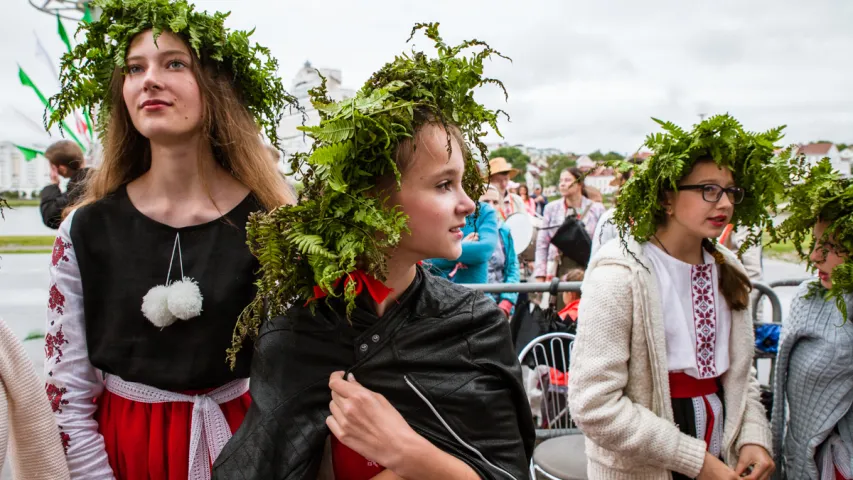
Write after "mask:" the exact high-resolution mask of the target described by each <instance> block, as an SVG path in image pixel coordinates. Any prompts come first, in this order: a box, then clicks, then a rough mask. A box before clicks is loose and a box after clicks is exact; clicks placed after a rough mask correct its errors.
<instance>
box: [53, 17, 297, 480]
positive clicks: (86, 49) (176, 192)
mask: <svg viewBox="0 0 853 480" xmlns="http://www.w3.org/2000/svg"><path fill="white" fill-rule="evenodd" d="M96 5H97V6H98V7H100V8H101V9H102V14H101V17H100V19H99V20H98V21H96V22H93V23H90V24H86V25H85V26H84V29H85V30H86V31H87V36H86V40H85V41H84V42H83V43H82V44H80V45H78V46H77V47H76V48H75V49H74V51H73V52H72V53H70V54H69V55H66V57H65V58H64V60H63V76H62V79H63V83H64V88H63V91H62V93H60V94H59V95H57V97H55V98H54V99H52V103H53V106H54V107H55V113H54V114H52V116H51V121H58V120H60V119H62V118H63V117H64V116H65V115H66V114H67V113H69V111H70V110H71V109H73V108H75V107H77V106H79V105H81V104H82V105H87V106H88V105H93V104H95V105H97V106H98V107H99V115H100V125H99V129H100V132H99V133H100V137H101V141H102V142H103V146H104V159H103V164H102V165H101V167H100V168H99V169H98V170H97V171H96V173H94V175H92V176H90V178H89V180H88V182H87V185H86V192H85V195H84V196H83V198H82V199H81V201H80V202H79V203H78V204H77V205H75V206H74V207H73V210H72V211H70V212H69V213H68V214H67V217H66V218H65V220H64V221H63V222H62V225H61V227H60V229H59V235H58V236H57V239H56V243H55V246H54V251H53V256H52V259H51V266H50V274H51V287H50V299H49V311H48V333H47V336H46V339H47V345H46V348H45V353H46V358H45V371H46V372H45V373H46V375H47V379H48V380H47V393H48V396H49V397H50V400H51V404H52V407H53V411H54V414H55V416H56V420H57V423H58V424H59V427H60V433H61V437H62V441H63V444H64V447H65V452H66V455H67V460H68V466H69V469H70V471H71V476H72V478H74V479H85V478H92V479H105V478H116V479H146V480H148V479H157V480H160V479H162V480H166V479H181V480H183V479H187V478H189V479H202V478H209V476H210V465H211V463H212V461H213V460H214V459H215V457H216V456H217V454H218V453H219V451H220V450H221V449H222V447H223V446H224V444H225V442H226V441H227V439H228V438H229V437H230V436H231V434H232V433H233V432H234V431H235V430H236V429H237V427H238V426H239V425H240V423H241V422H242V419H243V417H244V415H245V413H246V411H247V409H248V407H249V404H250V396H249V394H248V379H247V377H248V374H249V366H250V361H251V352H252V348H251V347H248V348H246V349H245V350H244V352H243V353H242V355H241V356H240V357H239V358H238V359H237V361H236V365H235V368H234V369H233V370H232V369H229V368H228V364H227V363H226V362H225V351H226V349H227V347H228V345H229V343H230V339H231V335H232V331H233V328H234V325H235V323H236V321H237V317H238V316H239V314H240V312H241V311H242V310H243V309H244V308H245V306H246V305H247V304H248V303H249V302H250V301H251V299H252V298H253V297H254V295H255V287H254V285H253V282H254V280H255V271H256V270H257V268H258V263H257V261H256V260H255V259H254V257H253V256H252V255H251V253H250V252H249V250H248V248H247V247H246V231H245V224H246V222H247V220H248V218H249V215H250V214H251V213H253V212H257V211H263V210H270V209H273V208H275V207H277V206H279V205H282V204H288V203H292V202H293V199H292V198H290V197H289V195H288V194H287V193H286V192H287V190H286V187H285V185H284V183H283V180H282V178H281V177H280V176H279V175H277V174H276V171H275V169H274V166H273V164H272V163H271V162H270V161H269V154H268V153H267V151H266V150H265V148H264V146H263V142H262V141H261V138H260V131H259V128H258V124H260V125H261V126H263V127H264V128H265V129H266V133H267V134H268V135H269V136H271V137H272V139H273V141H274V140H275V127H276V125H277V119H278V118H279V115H280V113H281V109H282V108H283V107H284V106H285V104H286V103H287V102H289V97H288V96H287V95H286V94H285V93H284V92H283V91H282V90H281V86H280V82H279V80H278V79H277V78H276V77H275V75H274V71H275V61H274V60H272V59H270V60H271V61H270V62H269V63H266V64H262V63H261V60H260V57H258V56H257V55H258V54H264V53H265V50H263V49H262V48H261V47H257V46H252V45H251V44H250V43H248V39H247V34H246V33H245V32H239V31H238V32H230V31H228V30H227V29H225V28H224V26H223V20H224V18H225V15H222V14H218V13H217V14H214V15H212V16H211V15H207V14H203V13H195V12H194V11H193V7H192V6H191V5H189V4H187V3H186V2H184V1H175V2H170V1H166V0H157V1H142V0H103V1H97V2H96Z"/></svg>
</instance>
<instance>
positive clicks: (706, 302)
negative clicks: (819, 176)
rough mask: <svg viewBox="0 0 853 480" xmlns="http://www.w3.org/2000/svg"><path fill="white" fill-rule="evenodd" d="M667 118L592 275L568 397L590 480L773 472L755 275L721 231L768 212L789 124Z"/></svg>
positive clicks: (764, 218) (625, 194) (764, 219)
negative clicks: (691, 123)
mask: <svg viewBox="0 0 853 480" xmlns="http://www.w3.org/2000/svg"><path fill="white" fill-rule="evenodd" d="M661 124H662V125H663V126H664V129H665V130H666V132H665V133H663V134H656V135H652V136H649V137H648V139H647V141H646V146H647V147H649V148H650V149H651V150H652V152H653V155H652V156H651V157H650V158H649V159H648V160H647V161H646V164H645V165H641V166H639V167H637V168H636V169H635V173H634V176H633V177H632V178H631V179H630V180H629V181H628V182H627V183H626V184H625V185H624V186H623V189H622V193H621V195H620V198H619V203H618V205H617V207H616V210H615V212H614V214H613V218H614V224H615V225H616V226H617V227H618V229H619V236H620V238H621V242H610V243H608V244H606V245H604V246H603V247H602V248H601V250H600V251H599V253H598V254H597V255H596V256H595V257H594V258H593V259H592V262H591V264H590V266H589V269H588V271H587V274H586V279H585V282H584V288H583V296H582V299H581V303H580V309H579V316H580V317H581V318H583V321H581V322H579V324H578V332H577V339H576V341H575V345H574V351H573V357H572V362H571V374H570V382H571V383H570V386H569V403H570V408H571V413H572V418H573V419H574V420H575V421H576V422H577V425H578V426H579V428H580V429H581V430H582V431H583V433H584V435H585V436H586V437H587V442H586V454H587V458H588V467H587V468H588V474H589V478H590V479H629V478H631V479H637V478H642V479H661V480H663V479H670V478H674V479H686V478H699V479H703V480H705V479H734V478H739V477H744V478H749V479H766V478H769V476H770V475H771V473H772V472H773V469H774V463H773V460H772V457H771V454H770V450H771V436H770V429H769V425H768V422H767V418H766V414H765V411H764V407H763V406H762V404H761V403H760V401H759V391H758V382H757V379H756V378H755V375H754V371H753V369H752V360H753V344H754V340H753V329H752V321H751V317H750V315H749V313H748V304H749V292H750V289H751V287H750V282H749V279H748V278H747V275H746V273H745V271H744V269H743V267H742V266H741V264H740V262H738V260H737V257H736V256H735V255H734V254H732V253H731V252H729V251H728V250H726V249H725V248H723V247H721V246H718V245H716V238H717V237H718V236H719V235H720V234H721V233H722V232H723V229H724V228H725V226H726V225H727V224H729V223H735V224H736V225H746V226H752V225H756V226H758V227H762V226H764V225H766V224H767V223H769V222H770V221H771V218H770V216H769V214H767V209H766V205H767V204H768V202H774V201H775V199H774V198H772V195H773V192H778V191H782V190H783V189H784V187H783V186H782V185H779V184H778V182H780V181H781V179H783V178H790V177H785V176H784V173H782V172H774V171H773V169H775V168H779V169H782V168H783V167H782V162H777V163H775V164H774V163H771V159H772V158H773V150H772V145H773V143H774V142H775V141H776V140H778V138H779V137H780V133H779V131H771V132H768V133H766V134H752V133H747V132H745V131H744V130H743V129H742V128H741V126H740V124H738V123H737V121H735V120H734V119H733V118H731V117H728V116H726V115H723V116H716V117H713V118H710V119H708V120H705V121H704V122H702V123H700V124H699V125H696V126H695V127H694V129H693V130H692V131H685V130H682V129H680V128H679V127H676V126H675V125H672V124H669V123H661Z"/></svg>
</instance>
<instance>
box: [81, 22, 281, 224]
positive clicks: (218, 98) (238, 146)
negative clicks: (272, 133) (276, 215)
mask: <svg viewBox="0 0 853 480" xmlns="http://www.w3.org/2000/svg"><path fill="white" fill-rule="evenodd" d="M182 39H183V37H182ZM183 40H184V43H186V39H183ZM189 50H190V54H191V55H192V60H193V73H194V75H195V77H196V79H197V81H198V86H199V90H200V92H201V98H202V103H203V113H202V119H203V127H202V128H203V131H205V132H207V136H206V138H205V137H203V141H209V142H210V144H211V148H212V150H213V155H214V158H215V159H216V161H217V162H218V163H219V164H220V165H221V166H222V167H223V168H225V170H227V171H228V172H229V173H230V174H231V175H232V176H233V177H234V178H235V179H237V180H238V181H240V182H241V183H243V185H245V186H246V187H248V188H249V190H251V191H252V193H253V194H254V195H255V197H256V198H257V199H258V201H259V202H260V203H261V205H262V206H263V207H264V208H265V209H267V210H272V209H274V208H276V207H279V206H281V205H285V204H294V203H296V202H295V199H294V198H293V195H292V193H291V192H290V189H289V188H287V184H286V183H285V181H284V178H282V176H281V175H280V174H279V172H278V170H277V169H276V167H275V165H274V164H273V163H272V162H270V155H269V152H268V150H267V149H266V147H265V146H264V143H263V142H262V141H261V138H260V135H259V132H260V130H259V128H258V126H257V124H256V123H255V119H254V117H253V116H252V114H251V113H250V112H249V110H248V109H247V108H246V106H245V104H244V103H243V102H242V100H241V99H240V94H239V92H238V91H237V90H236V89H235V88H234V86H233V84H232V82H231V79H230V78H229V75H228V72H219V71H217V70H216V69H215V67H213V66H212V65H211V64H209V63H207V64H206V63H205V62H203V61H201V60H200V59H199V58H198V56H197V55H196V54H195V52H193V51H192V49H189ZM123 86H124V72H122V70H121V69H118V68H117V69H115V70H114V71H113V74H112V78H111V80H110V95H111V101H112V105H113V108H112V109H111V111H110V118H109V121H108V124H107V130H106V133H105V134H104V135H102V136H101V140H102V141H103V147H104V152H103V163H102V164H101V166H100V167H99V168H98V169H97V170H96V171H95V172H94V173H93V174H92V175H89V177H88V179H87V181H86V188H85V193H84V194H83V195H82V197H81V198H80V200H79V201H78V202H77V203H76V204H74V205H72V206H70V207H69V208H68V209H66V212H65V213H66V214H67V213H68V212H69V211H70V209H72V208H77V207H81V206H84V205H88V204H91V203H94V202H97V201H98V200H100V199H102V198H104V197H105V196H107V195H109V194H110V193H112V192H114V191H116V190H117V189H118V188H119V187H120V186H122V185H124V184H126V183H128V182H130V181H132V180H134V179H136V178H139V177H140V176H141V175H142V174H144V173H145V172H147V171H148V169H150V168H151V148H150V143H149V141H148V139H147V138H145V137H144V136H142V134H141V133H139V131H138V130H137V129H136V127H134V126H133V122H132V121H131V119H130V114H129V113H128V110H127V105H125V102H124V97H123V94H122V89H123ZM201 162H202V159H201V157H199V166H201Z"/></svg>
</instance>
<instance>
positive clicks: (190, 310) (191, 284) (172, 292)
mask: <svg viewBox="0 0 853 480" xmlns="http://www.w3.org/2000/svg"><path fill="white" fill-rule="evenodd" d="M201 301H202V297H201V290H199V288H198V283H196V281H195V280H193V279H192V278H189V277H184V278H183V279H182V280H180V281H177V282H175V283H173V284H171V285H169V311H170V312H172V315H174V316H176V317H178V318H180V319H181V320H189V319H191V318H194V317H197V316H199V315H200V314H201Z"/></svg>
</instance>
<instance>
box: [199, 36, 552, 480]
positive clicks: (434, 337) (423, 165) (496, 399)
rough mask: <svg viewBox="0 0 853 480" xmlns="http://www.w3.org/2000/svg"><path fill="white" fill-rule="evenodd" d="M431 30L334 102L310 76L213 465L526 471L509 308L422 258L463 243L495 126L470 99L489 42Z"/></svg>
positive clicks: (263, 239) (299, 471)
mask: <svg viewBox="0 0 853 480" xmlns="http://www.w3.org/2000/svg"><path fill="white" fill-rule="evenodd" d="M437 27H438V26H437V25H436V24H429V25H417V26H416V27H415V29H416V30H419V29H423V30H425V31H426V34H427V37H428V38H430V39H432V40H433V41H434V42H435V45H436V49H437V51H438V58H430V57H428V56H426V55H425V54H423V53H421V52H412V53H411V54H409V55H401V56H399V57H397V58H396V59H395V60H394V61H393V62H391V63H388V64H386V65H385V66H384V67H383V68H382V69H380V70H379V71H378V72H376V73H375V74H374V75H373V77H372V78H371V79H370V80H369V81H368V82H367V83H366V84H365V86H364V87H363V88H362V89H361V90H360V91H359V93H358V94H357V95H356V96H355V97H354V98H353V99H350V100H346V101H344V102H340V103H334V102H332V101H331V100H329V99H328V98H327V97H326V95H325V90H324V88H318V89H315V90H314V91H312V102H313V103H314V105H315V107H317V110H318V111H319V112H321V121H320V125H318V126H316V127H305V130H306V132H307V133H308V134H309V135H311V136H312V137H313V139H314V141H315V142H314V147H313V149H312V152H311V153H310V155H307V156H304V157H297V160H299V161H303V162H305V171H306V179H307V180H306V183H305V192H307V193H306V194H304V195H303V196H302V198H301V201H300V202H299V203H298V204H297V205H296V206H289V207H282V208H280V209H277V210H276V211H275V212H273V213H271V214H269V215H267V216H264V217H260V216H258V217H255V218H254V220H253V222H252V225H251V227H250V242H251V244H252V245H253V248H254V249H255V251H256V253H257V254H258V255H259V257H260V258H261V259H262V260H261V264H262V266H261V268H262V272H263V274H264V275H263V277H262V279H261V281H260V284H259V285H260V291H259V296H258V299H257V300H256V302H255V303H254V304H253V308H252V309H251V311H250V313H251V317H247V318H245V320H246V321H245V323H241V326H240V328H241V331H242V332H246V333H247V334H253V332H252V330H253V329H254V328H255V327H258V326H259V332H258V333H257V340H256V342H255V348H256V351H255V355H254V358H253V361H252V376H251V379H252V387H251V388H252V390H251V392H252V400H253V404H252V407H251V409H250V410H249V414H248V415H247V416H246V421H245V422H244V423H243V425H242V426H241V427H240V430H239V431H238V432H237V433H236V434H235V435H234V437H233V438H232V439H231V441H230V442H229V443H228V445H227V446H226V447H225V450H223V451H222V454H221V455H220V456H219V458H218V459H217V461H216V464H215V465H214V478H217V479H220V478H221V479H231V478H242V479H259V480H260V479H269V478H277V479H314V478H316V477H317V474H318V472H319V471H322V469H321V466H322V465H324V459H325V460H327V462H326V463H325V465H329V466H330V469H331V471H332V472H333V474H334V478H335V479H336V480H367V479H371V478H376V479H384V480H391V479H398V478H406V479H409V480H417V479H448V480H451V479H477V478H484V479H511V478H513V479H521V478H527V469H528V463H529V461H530V457H531V454H532V448H533V440H534V436H535V434H534V430H533V420H532V418H531V416H530V408H529V407H528V406H527V405H526V402H527V400H526V396H525V394H524V387H523V385H522V382H521V368H520V366H519V364H518V361H517V359H516V358H515V352H514V350H513V348H512V342H511V340H510V334H509V325H508V323H507V321H506V317H505V315H504V314H503V312H502V311H501V310H500V309H499V308H498V307H497V305H495V302H494V301H492V300H491V299H489V298H487V297H486V296H484V295H483V294H482V293H478V292H474V291H472V290H468V289H465V288H463V287H460V286H458V285H454V284H452V283H450V282H449V281H448V280H446V279H444V278H440V277H438V276H433V275H431V274H430V273H428V272H427V271H426V270H424V269H423V267H421V266H420V265H419V263H420V262H421V261H422V260H425V259H428V258H448V259H454V258H458V257H459V255H460V253H461V250H462V237H463V234H462V231H461V229H462V227H464V225H465V218H466V216H468V215H470V214H472V213H473V212H474V211H475V203H474V201H473V200H472V198H479V197H480V194H481V193H482V189H483V184H482V181H481V180H480V172H479V168H478V167H479V162H478V160H477V158H475V157H474V154H473V153H472V152H471V151H470V150H469V145H472V146H475V147H476V148H477V150H478V155H477V156H478V157H480V159H481V160H482V159H485V158H486V157H487V155H486V151H485V146H484V145H483V144H482V142H481V141H480V137H481V134H482V132H483V124H488V125H490V127H491V128H496V127H497V115H496V113H495V112H493V111H491V110H488V109H486V108H485V107H483V106H482V105H480V104H478V103H477V102H476V101H475V100H474V97H473V90H474V88H475V87H478V86H479V85H481V84H483V83H486V82H491V83H498V84H499V82H497V81H495V80H490V79H487V78H483V77H482V76H481V72H482V68H483V60H484V59H485V58H488V57H489V56H490V55H494V54H496V53H497V52H494V51H493V50H492V49H490V48H489V47H488V46H487V45H485V44H482V43H480V42H477V41H474V42H466V43H464V44H462V45H461V46H457V47H451V46H447V45H445V44H444V43H443V42H442V41H441V38H440V37H439V35H438V29H437ZM413 33H414V31H413ZM466 47H481V48H478V50H479V52H477V53H475V54H474V55H472V56H469V57H461V56H460V55H459V53H460V52H461V51H462V50H463V49H465V48H466ZM448 72H454V74H453V75H449V74H448ZM451 119H452V121H451ZM319 193H322V195H319ZM268 311H271V312H272V316H269V317H268V316H267V315H266V314H267V312H268ZM262 320H263V321H262ZM261 321H262V323H261ZM241 331H238V334H239V333H241ZM236 340H237V341H238V342H239V341H240V335H238V336H237V338H236ZM327 439H328V440H329V448H328V452H329V453H328V455H325V454H324V451H325V450H326V449H325V448H324V445H325V443H326V440H327Z"/></svg>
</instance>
